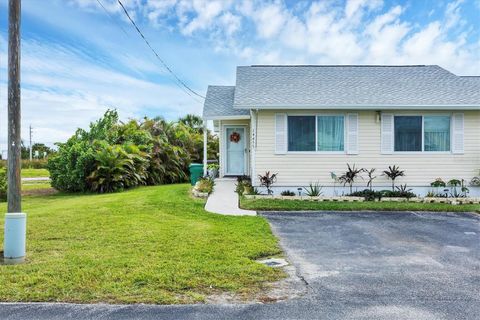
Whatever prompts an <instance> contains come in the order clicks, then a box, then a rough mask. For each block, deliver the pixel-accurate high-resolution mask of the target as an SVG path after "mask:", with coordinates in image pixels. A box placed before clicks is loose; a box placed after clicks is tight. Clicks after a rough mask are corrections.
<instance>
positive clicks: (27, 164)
mask: <svg viewBox="0 0 480 320" xmlns="http://www.w3.org/2000/svg"><path fill="white" fill-rule="evenodd" d="M21 165H22V169H47V159H34V160H32V161H30V160H26V159H22V160H21ZM6 167H7V160H0V168H6Z"/></svg>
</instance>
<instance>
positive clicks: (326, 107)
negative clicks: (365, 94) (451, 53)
mask: <svg viewBox="0 0 480 320" xmlns="http://www.w3.org/2000/svg"><path fill="white" fill-rule="evenodd" d="M234 108H235V109H265V110H268V109H275V110H279V109H281V110H283V109H323V110H329V109H332V110H333V109H337V110H338V109H345V110H347V109H348V110H452V109H453V110H480V104H478V105H460V104H453V105H422V104H418V105H414V104H409V105H372V104H368V105H359V104H353V105H294V104H292V105H283V106H281V105H256V106H254V107H252V106H246V105H235V106H234Z"/></svg>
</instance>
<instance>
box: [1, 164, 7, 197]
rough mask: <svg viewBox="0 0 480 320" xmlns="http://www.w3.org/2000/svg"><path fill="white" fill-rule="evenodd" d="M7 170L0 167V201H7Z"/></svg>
mask: <svg viewBox="0 0 480 320" xmlns="http://www.w3.org/2000/svg"><path fill="white" fill-rule="evenodd" d="M7 188H8V182H7V170H5V169H0V202H5V201H7Z"/></svg>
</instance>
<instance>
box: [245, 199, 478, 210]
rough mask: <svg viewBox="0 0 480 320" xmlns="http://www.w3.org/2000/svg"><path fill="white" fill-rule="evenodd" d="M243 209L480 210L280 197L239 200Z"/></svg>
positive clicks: (409, 203)
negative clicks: (286, 198)
mask: <svg viewBox="0 0 480 320" xmlns="http://www.w3.org/2000/svg"><path fill="white" fill-rule="evenodd" d="M240 206H241V207H242V208H244V209H249V210H258V211H303V210H325V211H355V210H375V211H443V212H474V211H480V205H478V204H463V205H451V204H444V203H414V202H373V201H366V202H334V201H302V200H281V199H246V198H242V199H241V200H240Z"/></svg>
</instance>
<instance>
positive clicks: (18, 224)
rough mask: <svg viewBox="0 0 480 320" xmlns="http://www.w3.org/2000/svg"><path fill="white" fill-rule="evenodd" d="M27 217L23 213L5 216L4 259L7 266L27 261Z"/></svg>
mask: <svg viewBox="0 0 480 320" xmlns="http://www.w3.org/2000/svg"><path fill="white" fill-rule="evenodd" d="M26 234H27V215H26V214H25V213H22V212H16V213H7V214H5V239H4V248H3V259H4V263H5V264H17V263H22V262H24V261H25V243H26Z"/></svg>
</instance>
